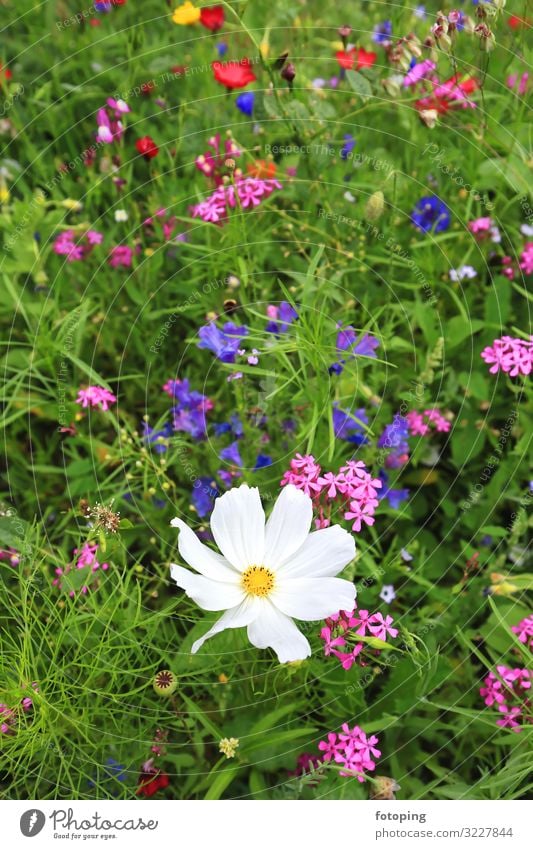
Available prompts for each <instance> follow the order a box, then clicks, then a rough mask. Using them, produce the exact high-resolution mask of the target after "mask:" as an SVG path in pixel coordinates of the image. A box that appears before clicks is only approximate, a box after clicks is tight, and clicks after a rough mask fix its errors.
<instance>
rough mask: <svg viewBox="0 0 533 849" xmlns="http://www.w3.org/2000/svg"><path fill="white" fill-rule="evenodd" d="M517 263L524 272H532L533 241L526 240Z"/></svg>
mask: <svg viewBox="0 0 533 849" xmlns="http://www.w3.org/2000/svg"><path fill="white" fill-rule="evenodd" d="M519 265H520V268H521V269H522V271H523V272H524V274H533V242H527V243H526V245H525V246H524V250H523V251H522V253H521V255H520V263H519Z"/></svg>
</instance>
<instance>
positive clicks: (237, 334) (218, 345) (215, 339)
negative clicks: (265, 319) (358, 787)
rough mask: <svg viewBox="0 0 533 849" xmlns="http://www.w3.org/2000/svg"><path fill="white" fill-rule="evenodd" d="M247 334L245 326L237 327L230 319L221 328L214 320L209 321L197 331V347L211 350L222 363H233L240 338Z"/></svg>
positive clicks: (239, 344) (239, 345)
mask: <svg viewBox="0 0 533 849" xmlns="http://www.w3.org/2000/svg"><path fill="white" fill-rule="evenodd" d="M247 334H248V328H247V327H237V326H236V325H235V324H233V322H231V321H228V322H226V324H225V325H224V327H223V328H222V329H220V328H219V327H217V326H216V324H215V323H214V321H210V322H209V324H206V325H204V327H201V328H200V330H199V331H198V336H199V338H200V341H199V342H198V347H199V348H207V349H208V350H209V351H212V352H213V354H215V356H216V357H217V358H218V359H219V360H220V361H221V362H223V363H234V362H235V357H236V356H237V351H238V350H239V348H240V347H241V339H242V338H243V336H246V335H247Z"/></svg>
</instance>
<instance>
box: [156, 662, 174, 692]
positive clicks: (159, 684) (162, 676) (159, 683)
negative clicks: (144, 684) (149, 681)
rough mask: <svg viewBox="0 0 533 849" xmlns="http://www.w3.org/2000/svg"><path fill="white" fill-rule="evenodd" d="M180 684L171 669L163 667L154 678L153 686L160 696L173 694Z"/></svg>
mask: <svg viewBox="0 0 533 849" xmlns="http://www.w3.org/2000/svg"><path fill="white" fill-rule="evenodd" d="M177 686H178V679H177V678H176V676H175V675H174V673H173V672H171V671H170V669H161V670H160V671H159V672H158V673H157V674H156V675H155V676H154V680H153V687H154V690H155V692H156V693H157V695H158V696H165V697H168V696H171V695H172V694H173V693H174V692H175V691H176V688H177Z"/></svg>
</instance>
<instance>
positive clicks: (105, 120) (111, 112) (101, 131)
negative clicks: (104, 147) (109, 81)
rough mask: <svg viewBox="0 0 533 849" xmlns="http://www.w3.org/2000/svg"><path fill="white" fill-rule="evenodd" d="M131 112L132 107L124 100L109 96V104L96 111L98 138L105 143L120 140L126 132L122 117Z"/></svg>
mask: <svg viewBox="0 0 533 849" xmlns="http://www.w3.org/2000/svg"><path fill="white" fill-rule="evenodd" d="M128 112H131V110H130V107H129V106H128V104H127V103H126V102H125V101H124V100H115V98H114V97H108V99H107V105H106V106H104V107H103V108H102V109H99V110H98V112H97V113H96V124H97V131H96V139H97V141H99V142H103V143H104V144H111V143H112V142H114V141H120V139H121V138H122V136H123V134H124V126H123V124H122V121H121V118H122V116H123V115H126V114H127V113H128Z"/></svg>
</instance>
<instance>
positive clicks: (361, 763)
mask: <svg viewBox="0 0 533 849" xmlns="http://www.w3.org/2000/svg"><path fill="white" fill-rule="evenodd" d="M378 743H379V740H378V738H377V737H376V736H375V735H374V734H373V735H372V736H371V737H367V736H366V734H365V732H364V731H363V729H362V728H359V726H358V725H356V726H355V727H354V728H350V727H349V725H348V723H346V722H345V723H344V725H343V726H342V733H339V734H335V733H334V732H330V733H329V734H328V738H327V740H322V741H321V742H320V743H319V744H318V748H319V749H320V751H321V752H323V755H322V761H323V763H328V762H329V761H334V762H335V763H337V764H341V765H342V770H341V772H340V773H339V775H341V776H342V777H343V778H348V777H354V776H355V777H356V778H357V780H358V781H361V782H362V781H364V780H365V773H366V772H373V770H375V768H376V764H375V761H374V760H373V758H379V757H381V752H380V750H379V749H377V748H376V746H377V744H378Z"/></svg>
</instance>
